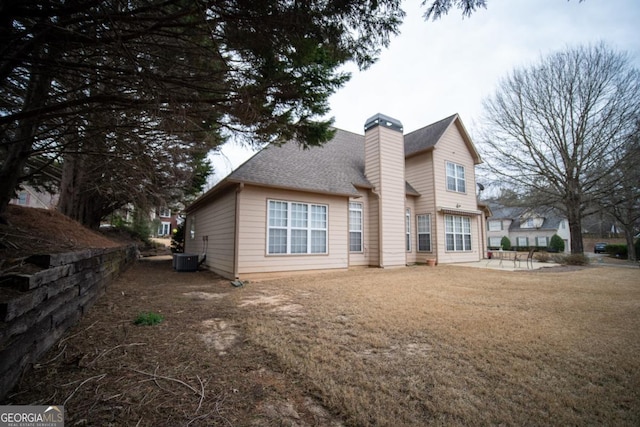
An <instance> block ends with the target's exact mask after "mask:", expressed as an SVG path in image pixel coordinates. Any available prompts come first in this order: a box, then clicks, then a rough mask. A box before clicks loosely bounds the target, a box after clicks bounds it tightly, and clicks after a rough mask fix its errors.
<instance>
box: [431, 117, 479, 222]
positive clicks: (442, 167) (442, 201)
mask: <svg viewBox="0 0 640 427" xmlns="http://www.w3.org/2000/svg"><path fill="white" fill-rule="evenodd" d="M447 162H452V163H455V164H458V165H462V166H464V171H465V187H466V192H465V193H459V192H456V191H449V190H447V171H446V163H447ZM433 165H434V168H435V174H434V179H435V182H434V185H435V188H436V204H437V206H441V207H448V208H454V207H457V205H460V206H459V208H460V209H466V210H477V209H478V204H477V200H476V180H475V172H474V171H475V164H474V161H473V157H471V153H470V152H469V149H468V147H467V145H466V144H465V142H464V140H463V139H462V136H461V135H460V132H458V129H457V127H456V126H454V125H452V126H450V127H449V129H447V131H446V132H445V133H444V135H442V138H441V139H440V141H439V142H438V145H437V146H436V149H435V150H434V151H433Z"/></svg>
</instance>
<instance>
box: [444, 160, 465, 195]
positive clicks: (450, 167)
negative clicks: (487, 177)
mask: <svg viewBox="0 0 640 427" xmlns="http://www.w3.org/2000/svg"><path fill="white" fill-rule="evenodd" d="M447 190H449V191H455V192H458V193H465V192H466V191H467V187H466V184H465V180H464V166H462V165H459V164H456V163H452V162H447Z"/></svg>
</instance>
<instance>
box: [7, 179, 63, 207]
mask: <svg viewBox="0 0 640 427" xmlns="http://www.w3.org/2000/svg"><path fill="white" fill-rule="evenodd" d="M9 203H11V204H13V205H19V206H25V207H28V208H42V209H55V207H56V205H57V204H58V195H57V194H50V193H45V192H41V191H38V190H36V189H35V188H33V187H31V186H29V185H22V186H21V188H20V190H18V194H17V197H16V198H15V199H11V200H10V201H9Z"/></svg>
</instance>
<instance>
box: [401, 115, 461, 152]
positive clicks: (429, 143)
mask: <svg viewBox="0 0 640 427" xmlns="http://www.w3.org/2000/svg"><path fill="white" fill-rule="evenodd" d="M457 117H458V115H457V114H454V115H452V116H449V117H447V118H444V119H442V120H440V121H438V122H435V123H432V124H430V125H428V126H425V127H423V128H421V129H418V130H414V131H413V132H410V133H408V134H406V135H405V136H404V156H405V157H410V156H413V155H414V154H418V153H421V152H423V151H427V150H429V149H431V148H433V147H435V145H436V144H437V143H438V141H439V140H440V138H441V137H442V135H443V134H444V132H445V131H446V130H447V129H448V128H449V126H450V125H451V123H453V121H454V120H455V119H456V118H457Z"/></svg>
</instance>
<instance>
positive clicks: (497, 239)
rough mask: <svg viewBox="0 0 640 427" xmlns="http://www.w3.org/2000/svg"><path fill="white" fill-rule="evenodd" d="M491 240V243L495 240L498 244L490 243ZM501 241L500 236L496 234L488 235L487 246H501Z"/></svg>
mask: <svg viewBox="0 0 640 427" xmlns="http://www.w3.org/2000/svg"><path fill="white" fill-rule="evenodd" d="M491 241H493V243H495V242H496V241H497V242H498V244H497V245H496V244H491ZM501 243H502V237H496V236H492V237H489V241H488V242H487V244H488V246H489V247H492V248H499V247H501Z"/></svg>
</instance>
